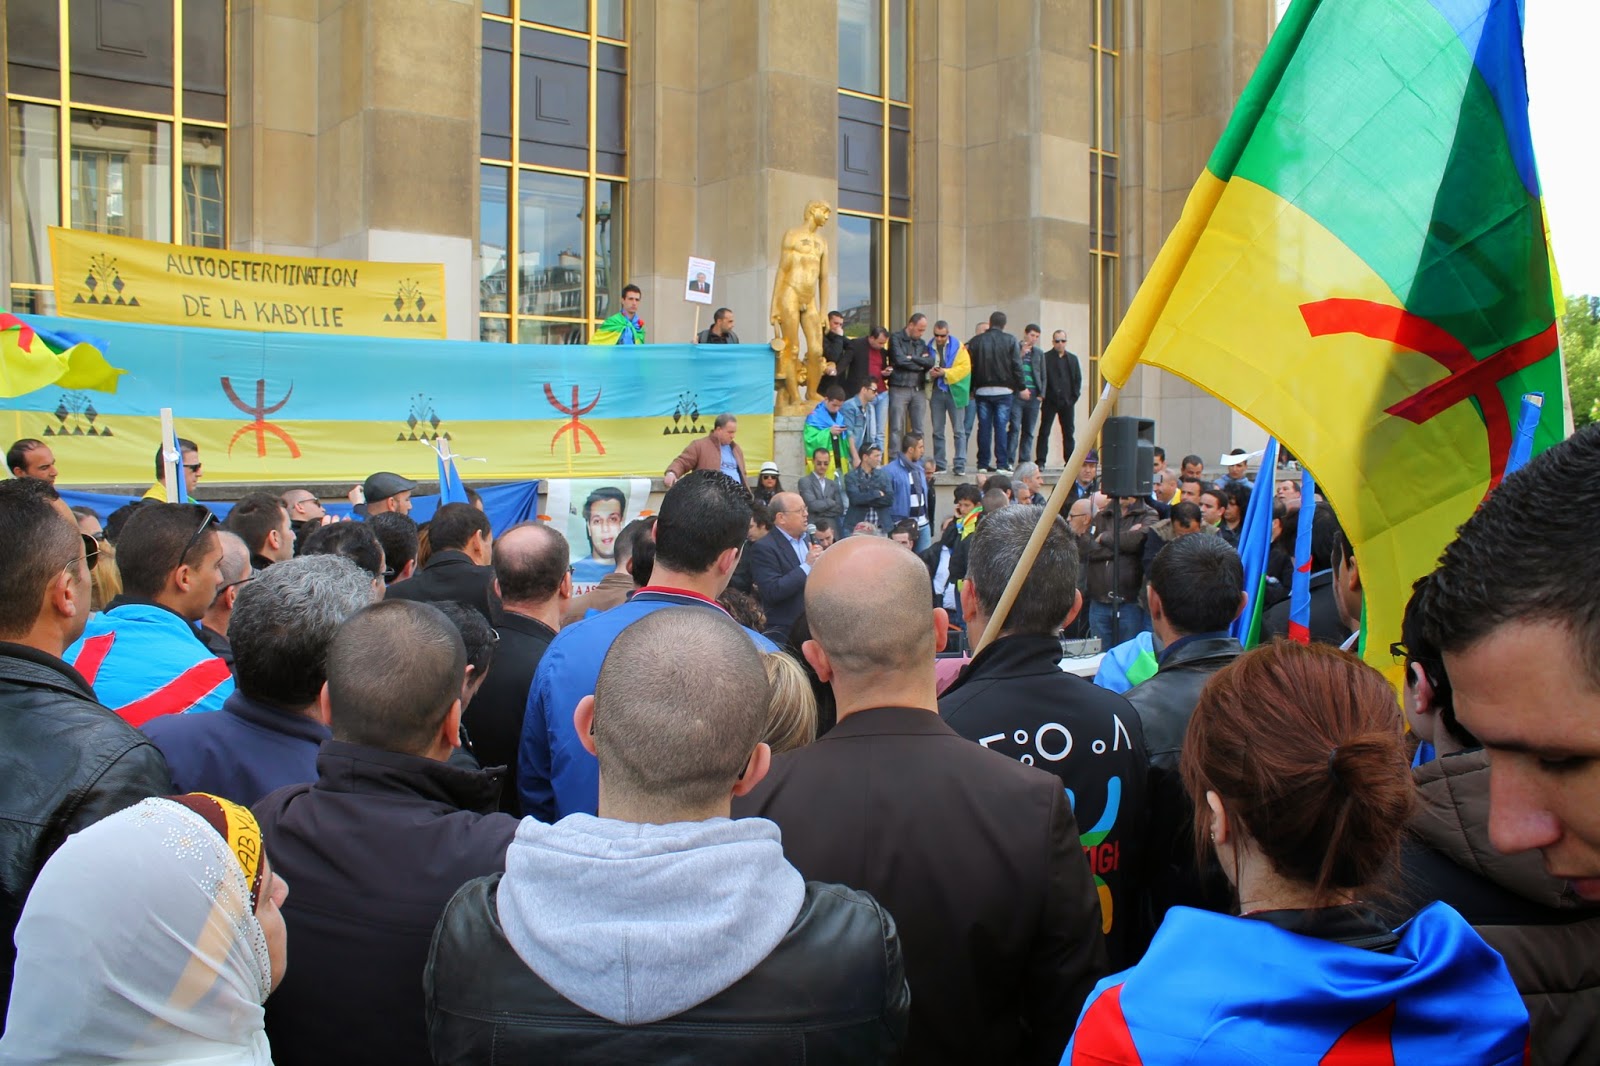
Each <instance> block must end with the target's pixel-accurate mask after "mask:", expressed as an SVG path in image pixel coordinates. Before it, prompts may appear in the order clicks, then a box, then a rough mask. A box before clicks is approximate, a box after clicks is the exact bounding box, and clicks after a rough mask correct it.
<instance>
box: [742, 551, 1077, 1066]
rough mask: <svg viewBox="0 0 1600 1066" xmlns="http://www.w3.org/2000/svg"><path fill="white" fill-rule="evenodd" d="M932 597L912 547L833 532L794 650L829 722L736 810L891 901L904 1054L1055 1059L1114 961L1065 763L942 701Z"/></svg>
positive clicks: (961, 1059)
mask: <svg viewBox="0 0 1600 1066" xmlns="http://www.w3.org/2000/svg"><path fill="white" fill-rule="evenodd" d="M981 528H982V527H981V525H980V529H981ZM862 589H871V590H872V593H873V594H872V595H871V596H862V595H861V590H862ZM927 597H928V572H927V570H926V568H925V567H924V566H923V564H922V562H921V560H919V559H918V558H917V557H916V556H915V555H913V554H911V553H910V552H907V551H905V550H903V549H901V548H897V547H895V546H894V545H892V544H888V543H885V542H884V541H881V540H876V539H872V538H867V537H861V538H854V537H853V538H851V539H849V540H847V541H844V542H843V543H842V544H838V545H835V546H834V547H832V548H830V549H828V551H827V552H826V553H825V554H824V555H823V556H822V558H821V559H820V560H819V561H818V563H817V565H816V568H815V569H814V570H813V572H812V575H811V579H810V581H809V582H808V583H807V585H806V618H807V620H808V622H809V623H810V627H811V636H812V639H811V640H808V641H806V642H805V644H804V646H803V647H802V649H801V650H802V652H803V654H804V655H805V657H806V660H807V661H808V662H809V663H810V664H811V665H812V667H813V669H815V671H816V673H817V676H818V677H819V678H820V679H821V680H822V681H823V682H827V683H831V684H832V686H833V692H834V698H835V701H836V703H837V705H838V715H839V724H838V725H836V726H834V727H833V729H832V730H831V731H829V732H828V733H827V734H826V735H824V736H823V737H821V738H820V739H819V740H817V741H816V742H815V743H813V744H809V745H807V746H805V747H803V748H799V749H796V750H794V751H791V752H788V753H786V754H784V755H780V756H779V757H777V758H776V759H774V760H773V762H772V769H771V770H770V771H769V773H768V774H767V777H766V780H764V781H763V782H761V784H759V785H757V786H756V787H755V788H754V789H753V790H752V791H751V792H750V793H749V795H747V796H745V797H743V798H741V799H738V800H736V801H735V803H734V813H735V814H736V815H739V816H749V815H759V816H761V817H765V818H770V819H772V820H773V821H774V822H777V823H778V826H779V828H780V829H782V831H783V849H784V853H785V854H786V855H787V856H788V857H789V860H790V861H791V862H793V863H794V864H795V866H796V867H797V868H799V870H800V872H801V873H802V874H804V875H805V876H806V877H808V878H812V879H814V880H818V881H833V882H838V883H841V884H845V885H849V886H850V887H851V888H857V889H861V890H863V891H866V892H870V893H872V895H873V897H874V898H875V899H877V900H878V901H879V902H880V903H882V904H883V905H884V906H885V907H886V908H888V910H889V913H891V914H893V915H894V917H895V922H896V924H897V925H898V926H899V929H900V937H901V940H902V941H903V942H904V944H905V955H906V975H907V977H908V978H909V979H910V982H911V987H912V988H913V989H915V990H916V995H915V997H914V998H913V1000H912V1004H911V1033H910V1037H909V1040H908V1043H907V1045H906V1061H908V1062H916V1063H919V1064H929V1063H931V1064H935V1066H939V1064H944V1063H949V1064H952V1066H954V1064H957V1063H973V1062H997V1063H1000V1062H1003V1063H1054V1062H1057V1061H1059V1059H1060V1058H1061V1053H1062V1050H1063V1049H1064V1048H1065V1047H1066V1043H1067V1038H1068V1037H1069V1036H1070V1035H1071V1033H1072V1027H1073V1023H1074V1022H1075V1021H1076V1020H1077V1016H1078V1011H1079V1009H1080V1008H1081V1007H1082V1005H1083V1001H1084V999H1085V997H1086V996H1087V995H1088V994H1089V991H1090V989H1091V988H1093V986H1094V983H1095V981H1096V980H1097V979H1098V978H1099V977H1100V976H1101V975H1103V974H1104V973H1105V972H1106V947H1105V941H1104V939H1103V937H1102V936H1101V933H1100V910H1099V904H1098V902H1097V897H1096V893H1095V888H1094V884H1093V882H1092V881H1091V878H1090V873H1089V865H1088V863H1086V862H1085V861H1084V858H1083V854H1082V849H1081V845H1080V843H1079V839H1078V828H1077V824H1076V823H1075V822H1074V820H1073V816H1072V808H1071V807H1070V806H1069V805H1068V803H1067V798H1066V794H1065V792H1064V791H1063V790H1062V787H1061V782H1060V781H1059V780H1058V779H1056V778H1055V777H1052V776H1051V775H1049V774H1047V773H1044V772H1043V771H1041V770H1037V769H1034V768H1033V767H1031V766H1026V765H1023V764H1022V763H1021V762H1016V761H1013V760H1010V759H1003V758H999V757H997V756H996V755H995V754H994V753H993V752H988V751H984V750H983V749H982V748H981V747H980V746H979V745H977V744H973V743H972V742H971V741H968V740H965V739H963V738H962V737H961V736H960V735H959V734H957V733H956V732H955V731H954V730H952V729H951V728H950V727H949V726H947V725H946V724H945V723H944V722H943V721H942V720H941V719H940V718H939V714H938V701H937V698H936V695H935V690H934V672H933V660H934V654H935V649H936V647H937V645H938V642H939V641H940V640H942V637H943V634H944V632H945V630H946V626H947V623H948V619H947V617H946V615H945V612H944V610H943V609H942V608H934V609H932V611H931V612H930V610H929V608H928V606H927V604H928V598H927ZM1049 739H1050V738H1048V737H1047V738H1045V741H1046V749H1047V750H1051V751H1053V750H1055V749H1053V748H1051V747H1049V744H1048V741H1049Z"/></svg>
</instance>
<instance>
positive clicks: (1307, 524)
mask: <svg viewBox="0 0 1600 1066" xmlns="http://www.w3.org/2000/svg"><path fill="white" fill-rule="evenodd" d="M1316 518H1317V483H1316V481H1315V480H1313V479H1312V477H1311V471H1309V470H1307V471H1305V472H1304V473H1303V474H1301V475H1300V520H1299V523H1298V524H1297V525H1296V526H1295V533H1294V581H1293V582H1292V583H1291V584H1290V586H1289V639H1290V640H1292V641H1294V642H1295V643H1297V644H1310V643H1311V527H1312V526H1313V525H1315V524H1316Z"/></svg>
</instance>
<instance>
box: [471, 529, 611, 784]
mask: <svg viewBox="0 0 1600 1066" xmlns="http://www.w3.org/2000/svg"><path fill="white" fill-rule="evenodd" d="M624 532H626V530H624ZM617 540H618V541H619V542H620V541H621V540H622V537H621V536H620V535H619V536H618V537H617ZM629 554H630V555H631V554H632V549H631V546H630V549H629ZM494 574H495V580H496V582H497V583H498V585H499V589H500V615H499V618H498V620H497V621H496V622H495V632H497V633H499V634H500V643H499V644H497V645H496V646H495V650H494V666H493V667H492V668H491V669H490V670H489V673H488V676H487V677H485V678H484V679H483V687H482V688H480V689H479V690H478V694H477V695H476V696H474V697H473V698H472V702H471V703H470V704H469V705H468V706H467V707H466V708H465V709H463V711H462V712H461V720H462V723H463V724H464V725H465V726H466V727H467V734H468V735H469V736H470V737H471V738H472V749H473V751H474V752H475V753H476V754H477V756H478V761H479V762H481V763H482V764H483V765H484V766H507V767H510V772H509V773H510V777H511V779H512V780H514V779H515V776H516V767H517V745H518V744H520V743H521V742H522V716H523V715H524V714H526V713H527V710H528V690H529V689H530V688H532V687H533V675H534V671H536V670H538V669H539V660H540V659H542V658H544V652H545V649H546V648H548V647H549V646H550V642H551V641H552V640H554V639H556V632H557V630H559V629H560V628H561V616H562V614H563V613H564V612H565V611H566V609H567V605H568V604H569V603H570V602H571V601H572V574H571V573H570V572H568V570H567V540H566V538H565V537H563V536H562V535H561V534H560V533H558V532H556V531H555V529H554V528H552V527H551V526H547V525H543V524H541V523H539V522H521V523H518V524H517V525H514V526H512V527H511V528H510V529H508V530H506V531H505V532H504V533H502V534H500V537H499V539H498V540H496V541H495V542H494ZM500 809H501V810H503V811H505V812H506V813H508V814H517V815H520V814H521V813H522V804H521V802H520V800H519V799H518V798H517V790H516V789H515V788H514V787H512V786H511V784H510V782H508V783H507V785H506V787H504V788H502V789H501V790H500Z"/></svg>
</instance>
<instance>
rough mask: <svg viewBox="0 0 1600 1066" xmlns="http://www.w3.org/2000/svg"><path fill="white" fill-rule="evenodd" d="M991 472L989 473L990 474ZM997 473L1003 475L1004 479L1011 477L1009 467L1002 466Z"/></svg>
mask: <svg viewBox="0 0 1600 1066" xmlns="http://www.w3.org/2000/svg"><path fill="white" fill-rule="evenodd" d="M992 472H993V471H991V473H992ZM998 472H999V473H1002V474H1004V475H1005V476H1006V477H1010V476H1011V468H1010V467H1009V466H1002V467H1001V468H1000V470H999V471H998Z"/></svg>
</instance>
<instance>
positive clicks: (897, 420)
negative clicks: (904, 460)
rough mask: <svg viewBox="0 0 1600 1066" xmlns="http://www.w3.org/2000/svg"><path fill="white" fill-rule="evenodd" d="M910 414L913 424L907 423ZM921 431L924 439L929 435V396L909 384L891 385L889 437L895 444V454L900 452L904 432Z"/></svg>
mask: <svg viewBox="0 0 1600 1066" xmlns="http://www.w3.org/2000/svg"><path fill="white" fill-rule="evenodd" d="M908 413H909V414H910V416H911V419H910V421H911V424H910V426H909V427H908V426H907V425H906V415H907V414H908ZM907 432H911V433H921V434H922V437H923V439H924V440H926V439H927V437H928V398H927V397H926V396H925V395H923V393H922V390H921V389H914V388H911V387H910V386H909V385H890V386H889V439H890V443H891V444H892V445H893V446H894V454H896V455H899V454H900V437H901V434H903V433H907Z"/></svg>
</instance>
